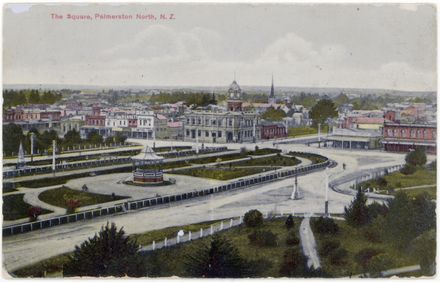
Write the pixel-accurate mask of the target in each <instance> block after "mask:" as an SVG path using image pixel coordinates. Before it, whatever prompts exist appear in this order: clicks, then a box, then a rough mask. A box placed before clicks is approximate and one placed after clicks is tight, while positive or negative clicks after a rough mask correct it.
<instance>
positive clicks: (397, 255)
mask: <svg viewBox="0 0 440 282" xmlns="http://www.w3.org/2000/svg"><path fill="white" fill-rule="evenodd" d="M313 220H316V219H313ZM335 222H336V223H337V225H338V226H339V232H338V233H337V234H331V235H329V234H326V235H323V234H319V233H317V232H316V230H314V234H315V238H316V241H317V245H318V251H319V253H320V256H321V263H322V267H323V272H324V273H326V274H328V275H329V276H331V277H345V276H350V275H354V274H361V273H363V272H364V271H363V269H362V267H361V265H359V264H358V263H357V262H356V254H357V253H358V252H359V251H361V250H363V249H366V248H372V249H375V250H378V251H379V252H380V253H383V254H386V255H388V256H389V257H392V258H393V260H392V265H391V267H388V269H389V268H394V267H402V266H408V265H414V264H418V262H417V260H415V259H414V258H412V257H411V256H410V255H408V254H407V253H405V252H404V251H403V250H401V249H398V248H396V247H395V246H393V245H391V244H390V243H385V242H375V243H373V242H371V241H368V240H367V239H366V238H365V230H364V229H362V228H354V227H351V226H349V225H347V223H346V222H345V221H335ZM312 226H313V225H312ZM326 241H338V242H340V246H341V248H343V249H345V250H346V251H347V254H346V256H345V258H344V259H343V261H342V262H341V263H338V264H332V262H331V259H330V256H328V255H326V252H325V251H324V250H323V246H324V244H325V242H326Z"/></svg>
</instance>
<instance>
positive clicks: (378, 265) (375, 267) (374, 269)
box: [368, 254, 393, 277]
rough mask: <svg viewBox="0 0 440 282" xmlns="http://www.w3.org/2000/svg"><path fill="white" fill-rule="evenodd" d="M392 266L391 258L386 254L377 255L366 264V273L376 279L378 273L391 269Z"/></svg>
mask: <svg viewBox="0 0 440 282" xmlns="http://www.w3.org/2000/svg"><path fill="white" fill-rule="evenodd" d="M392 265H393V260H392V258H391V257H390V256H389V255H387V254H378V255H375V256H373V257H372V258H371V260H370V261H369V263H368V271H369V272H370V273H371V274H373V276H375V277H377V276H379V275H380V272H381V271H383V270H387V269H389V268H391V266H392Z"/></svg>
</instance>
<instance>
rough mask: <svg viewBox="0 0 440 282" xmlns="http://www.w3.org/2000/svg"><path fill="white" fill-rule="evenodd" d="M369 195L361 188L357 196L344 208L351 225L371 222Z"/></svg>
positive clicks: (346, 218)
mask: <svg viewBox="0 0 440 282" xmlns="http://www.w3.org/2000/svg"><path fill="white" fill-rule="evenodd" d="M366 203H367V197H366V196H365V194H364V193H363V192H362V190H361V189H360V188H359V189H358V192H357V194H356V197H355V198H354V200H353V201H352V202H351V204H350V205H349V206H348V207H345V208H344V217H345V220H346V221H347V223H348V224H349V225H351V226H362V225H365V224H367V223H368V222H369V216H368V207H367V204H366Z"/></svg>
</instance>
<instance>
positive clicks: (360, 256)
mask: <svg viewBox="0 0 440 282" xmlns="http://www.w3.org/2000/svg"><path fill="white" fill-rule="evenodd" d="M380 253H382V250H378V249H374V248H365V249H362V250H360V251H359V252H358V253H357V254H356V255H355V256H354V260H355V262H356V263H357V264H358V265H359V266H360V267H362V269H363V270H364V271H368V266H369V264H370V261H371V259H372V258H373V257H374V256H376V255H378V254H380Z"/></svg>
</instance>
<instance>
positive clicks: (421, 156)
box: [405, 147, 426, 166]
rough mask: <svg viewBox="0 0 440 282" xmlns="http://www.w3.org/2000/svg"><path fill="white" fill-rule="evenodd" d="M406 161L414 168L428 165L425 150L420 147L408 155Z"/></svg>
mask: <svg viewBox="0 0 440 282" xmlns="http://www.w3.org/2000/svg"><path fill="white" fill-rule="evenodd" d="M405 161H406V163H407V164H410V165H413V166H423V165H425V164H426V153H425V150H424V149H422V148H420V147H418V148H416V149H415V150H414V151H411V152H409V153H408V154H406V157H405Z"/></svg>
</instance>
